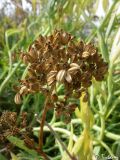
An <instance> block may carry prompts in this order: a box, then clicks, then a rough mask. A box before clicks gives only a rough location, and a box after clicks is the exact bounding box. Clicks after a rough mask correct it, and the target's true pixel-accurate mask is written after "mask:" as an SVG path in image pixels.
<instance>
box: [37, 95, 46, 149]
mask: <svg viewBox="0 0 120 160" xmlns="http://www.w3.org/2000/svg"><path fill="white" fill-rule="evenodd" d="M47 102H48V97H47V98H46V100H45V105H44V110H43V114H42V119H41V121H40V122H41V123H40V133H39V150H40V151H41V150H42V147H43V127H44V124H45V119H46V114H47V111H48V106H47Z"/></svg>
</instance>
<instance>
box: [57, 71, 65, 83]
mask: <svg viewBox="0 0 120 160" xmlns="http://www.w3.org/2000/svg"><path fill="white" fill-rule="evenodd" d="M65 74H66V71H65V70H60V71H59V72H58V74H57V76H56V80H57V81H58V82H63V80H64V78H65Z"/></svg>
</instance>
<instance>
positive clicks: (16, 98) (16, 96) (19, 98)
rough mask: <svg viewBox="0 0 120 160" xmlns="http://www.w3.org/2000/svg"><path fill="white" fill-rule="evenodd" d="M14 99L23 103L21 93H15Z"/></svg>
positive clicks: (18, 102) (17, 102)
mask: <svg viewBox="0 0 120 160" xmlns="http://www.w3.org/2000/svg"><path fill="white" fill-rule="evenodd" d="M14 101H15V103H16V104H21V103H22V100H21V95H20V94H19V93H17V94H16V95H15V98H14Z"/></svg>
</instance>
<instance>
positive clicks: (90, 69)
mask: <svg viewBox="0 0 120 160" xmlns="http://www.w3.org/2000/svg"><path fill="white" fill-rule="evenodd" d="M21 58H22V60H23V62H24V63H25V64H28V63H29V67H28V74H27V76H26V78H25V79H24V80H22V81H20V83H21V85H20V87H18V89H17V90H18V94H17V95H16V96H15V102H16V103H18V104H19V103H20V102H21V99H20V98H21V96H23V95H26V94H29V93H32V94H34V93H36V92H42V93H43V94H44V95H45V96H49V97H51V99H52V101H51V103H49V106H51V107H53V106H54V107H55V108H56V111H57V114H58V115H62V114H64V115H66V116H67V117H68V119H70V115H71V112H72V111H73V110H71V109H70V107H68V106H69V104H68V99H69V98H73V97H74V98H78V97H79V96H81V93H82V92H84V91H85V92H86V93H87V90H88V87H89V86H90V85H91V84H92V78H95V79H96V80H97V81H101V80H103V78H104V75H105V74H106V72H107V70H108V66H107V63H106V62H104V60H103V59H102V57H101V55H100V54H98V49H97V48H96V47H95V46H94V45H93V44H92V43H88V44H86V43H85V42H83V41H77V40H75V39H74V37H73V36H72V35H71V34H69V33H67V32H65V31H63V30H60V31H58V30H55V31H54V33H53V34H52V35H50V36H39V37H38V38H37V39H36V40H35V41H34V42H33V43H32V44H31V45H30V47H29V49H28V52H27V53H24V52H22V55H21ZM60 84H62V86H63V88H64V97H66V98H64V102H60V99H59V96H57V95H59V93H57V92H58V91H57V85H60ZM53 91H56V92H55V93H54V94H53ZM86 97H87V96H86ZM86 97H85V98H84V100H85V101H86V100H88V98H86ZM75 106H76V105H75ZM70 110H71V112H70Z"/></svg>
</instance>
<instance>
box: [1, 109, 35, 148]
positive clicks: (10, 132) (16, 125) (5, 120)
mask: <svg viewBox="0 0 120 160" xmlns="http://www.w3.org/2000/svg"><path fill="white" fill-rule="evenodd" d="M17 117H18V116H17V113H16V112H10V111H4V112H3V113H2V115H1V116H0V142H1V144H2V145H5V146H6V145H7V137H8V136H20V137H21V136H22V137H23V140H24V142H25V144H26V141H29V142H31V141H32V142H33V141H34V140H33V139H32V138H31V137H32V135H33V133H32V128H31V127H27V113H26V112H23V113H22V114H21V117H20V122H18V121H17V119H18V118H17ZM26 145H27V144H26ZM33 145H34V143H32V146H33ZM27 146H28V145H27Z"/></svg>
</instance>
